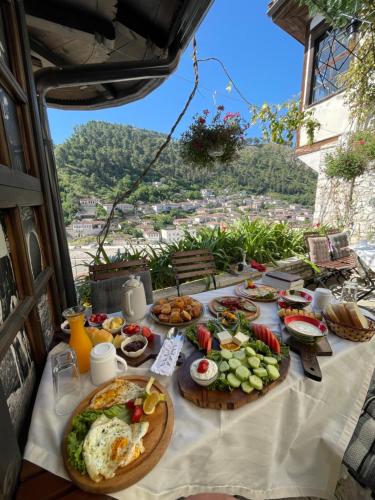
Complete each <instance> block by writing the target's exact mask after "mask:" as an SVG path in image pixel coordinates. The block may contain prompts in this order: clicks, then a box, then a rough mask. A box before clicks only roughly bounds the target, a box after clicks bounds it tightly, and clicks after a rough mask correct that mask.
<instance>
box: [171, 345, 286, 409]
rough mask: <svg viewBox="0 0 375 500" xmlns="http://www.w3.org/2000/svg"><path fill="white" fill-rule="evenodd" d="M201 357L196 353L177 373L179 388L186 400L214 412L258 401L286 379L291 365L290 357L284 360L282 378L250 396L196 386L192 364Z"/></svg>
mask: <svg viewBox="0 0 375 500" xmlns="http://www.w3.org/2000/svg"><path fill="white" fill-rule="evenodd" d="M200 357H202V353H201V352H199V351H196V352H194V353H193V354H192V355H191V356H190V357H189V358H188V359H187V360H186V361H185V363H184V364H183V365H182V366H181V367H180V369H179V370H178V372H177V378H178V386H179V388H180V392H181V394H182V396H183V397H184V398H185V399H187V400H188V401H191V402H192V403H194V404H195V405H197V406H199V407H200V408H211V409H213V410H236V409H237V408H240V407H241V406H244V405H246V404H247V403H251V401H256V400H257V399H259V398H261V397H262V396H264V395H265V394H267V392H269V391H271V390H272V389H273V388H274V387H276V386H277V385H278V384H280V383H281V382H282V381H283V380H284V379H285V377H286V376H287V373H288V370H289V365H290V357H287V358H284V359H283V360H282V362H281V364H280V366H279V371H280V378H278V379H277V380H275V381H274V382H271V383H270V384H268V385H266V386H265V387H264V388H263V389H262V390H261V391H257V390H255V389H254V390H253V391H252V392H251V393H250V394H245V393H244V392H243V391H242V390H241V389H234V390H233V391H232V392H224V391H209V390H208V389H206V388H205V387H202V386H201V385H198V384H196V383H195V382H194V380H193V379H192V378H191V376H190V365H191V363H192V362H193V361H194V360H195V359H197V358H200Z"/></svg>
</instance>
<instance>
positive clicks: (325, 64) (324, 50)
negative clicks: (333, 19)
mask: <svg viewBox="0 0 375 500" xmlns="http://www.w3.org/2000/svg"><path fill="white" fill-rule="evenodd" d="M347 44H348V40H347V34H346V33H345V31H339V30H332V31H331V32H329V33H327V34H326V35H324V36H323V37H321V38H319V39H318V40H317V41H316V44H315V59H314V69H313V72H312V92H311V102H312V103H314V102H318V101H320V100H322V99H324V98H325V97H327V96H329V95H331V94H333V93H335V92H337V91H339V90H341V88H342V86H343V84H342V81H341V80H342V79H341V78H340V75H342V74H343V73H345V72H346V71H347V70H348V68H349V64H350V57H348V54H349V52H348V50H347V49H346V47H347Z"/></svg>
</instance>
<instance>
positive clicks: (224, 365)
mask: <svg viewBox="0 0 375 500" xmlns="http://www.w3.org/2000/svg"><path fill="white" fill-rule="evenodd" d="M219 370H220V371H221V372H229V370H230V367H229V365H228V362H227V361H222V362H221V363H220V365H219Z"/></svg>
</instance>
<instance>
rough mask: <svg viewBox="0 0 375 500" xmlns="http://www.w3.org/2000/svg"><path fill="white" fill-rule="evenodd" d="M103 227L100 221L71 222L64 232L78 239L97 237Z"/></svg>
mask: <svg viewBox="0 0 375 500" xmlns="http://www.w3.org/2000/svg"><path fill="white" fill-rule="evenodd" d="M103 226H104V222H103V221H100V220H81V221H78V220H76V221H73V222H72V223H71V225H70V226H68V227H67V228H66V230H67V232H68V233H69V234H71V236H72V237H73V238H79V237H81V236H94V235H97V234H99V233H100V231H101V230H102V228H103Z"/></svg>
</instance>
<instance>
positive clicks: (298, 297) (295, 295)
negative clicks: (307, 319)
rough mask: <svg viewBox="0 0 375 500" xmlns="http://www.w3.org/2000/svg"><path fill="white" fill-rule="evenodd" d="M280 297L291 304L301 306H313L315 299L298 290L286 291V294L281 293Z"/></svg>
mask: <svg viewBox="0 0 375 500" xmlns="http://www.w3.org/2000/svg"><path fill="white" fill-rule="evenodd" d="M280 296H281V297H282V300H284V301H285V302H287V303H289V304H300V305H301V306H303V305H308V304H311V302H312V299H313V298H312V295H310V294H309V293H307V292H305V291H303V290H298V289H296V290H293V289H291V290H285V291H284V293H281V292H280Z"/></svg>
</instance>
